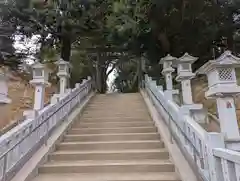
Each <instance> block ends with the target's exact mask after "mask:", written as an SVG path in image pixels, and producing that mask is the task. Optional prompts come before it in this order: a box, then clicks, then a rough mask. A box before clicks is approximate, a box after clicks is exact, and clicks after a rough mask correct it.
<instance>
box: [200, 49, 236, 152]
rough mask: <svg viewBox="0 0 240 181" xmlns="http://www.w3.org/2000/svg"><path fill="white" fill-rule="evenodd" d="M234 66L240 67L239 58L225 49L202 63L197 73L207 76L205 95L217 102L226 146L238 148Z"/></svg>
mask: <svg viewBox="0 0 240 181" xmlns="http://www.w3.org/2000/svg"><path fill="white" fill-rule="evenodd" d="M236 67H240V58H238V57H236V56H234V55H232V53H231V52H230V51H225V52H224V53H223V54H222V55H221V56H220V57H219V58H217V59H216V60H210V61H208V62H207V63H206V64H204V65H203V66H202V67H201V68H200V69H199V70H198V73H200V74H206V75H207V77H208V91H207V92H206V93H205V96H206V98H207V99H215V100H216V102H217V111H218V117H219V120H220V127H221V132H222V133H224V135H225V141H226V142H227V146H228V148H230V149H234V150H240V135H239V127H238V121H237V116H236V108H235V104H234V98H233V97H234V96H235V95H237V94H239V93H240V87H239V86H238V85H237V78H236V74H235V68H236Z"/></svg>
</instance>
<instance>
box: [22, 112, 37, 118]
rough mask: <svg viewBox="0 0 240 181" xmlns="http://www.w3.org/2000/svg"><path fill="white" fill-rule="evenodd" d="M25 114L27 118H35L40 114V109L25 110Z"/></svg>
mask: <svg viewBox="0 0 240 181" xmlns="http://www.w3.org/2000/svg"><path fill="white" fill-rule="evenodd" d="M23 116H24V117H25V118H26V119H35V118H36V117H37V116H38V111H36V110H26V111H24V112H23Z"/></svg>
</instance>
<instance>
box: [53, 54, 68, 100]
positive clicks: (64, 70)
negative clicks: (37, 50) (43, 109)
mask: <svg viewBox="0 0 240 181" xmlns="http://www.w3.org/2000/svg"><path fill="white" fill-rule="evenodd" d="M56 64H57V65H58V73H57V76H58V77H59V79H60V95H62V94H65V93H66V89H67V86H68V79H69V77H70V74H69V69H70V64H69V62H66V61H64V60H63V59H60V60H59V61H57V62H56Z"/></svg>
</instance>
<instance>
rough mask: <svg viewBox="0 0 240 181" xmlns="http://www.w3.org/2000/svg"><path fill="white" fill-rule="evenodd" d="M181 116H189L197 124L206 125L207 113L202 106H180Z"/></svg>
mask: <svg viewBox="0 0 240 181" xmlns="http://www.w3.org/2000/svg"><path fill="white" fill-rule="evenodd" d="M181 112H182V114H187V115H191V116H192V117H193V118H194V120H196V121H197V122H198V123H200V124H202V123H207V122H208V117H207V111H206V110H205V109H203V105H202V104H189V105H182V106H181Z"/></svg>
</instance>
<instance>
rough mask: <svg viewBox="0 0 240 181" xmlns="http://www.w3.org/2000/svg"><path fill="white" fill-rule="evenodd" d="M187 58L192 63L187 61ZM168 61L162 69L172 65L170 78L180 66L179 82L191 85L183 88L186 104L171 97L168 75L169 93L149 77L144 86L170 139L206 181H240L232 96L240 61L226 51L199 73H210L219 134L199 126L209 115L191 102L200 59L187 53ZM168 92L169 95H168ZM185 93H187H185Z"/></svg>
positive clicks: (209, 95) (239, 141)
mask: <svg viewBox="0 0 240 181" xmlns="http://www.w3.org/2000/svg"><path fill="white" fill-rule="evenodd" d="M184 58H185V59H188V60H189V61H187V60H184ZM164 59H166V57H165V58H164ZM167 59H168V60H169V61H170V60H171V63H168V64H167V63H165V66H164V67H163V68H164V69H166V66H170V67H168V69H167V70H170V71H168V72H167V73H168V75H170V74H171V73H172V72H173V69H174V67H172V65H178V76H177V79H178V81H179V82H181V83H182V84H186V83H187V84H188V85H182V91H181V92H182V96H183V98H184V100H185V101H184V102H183V104H182V105H178V104H177V103H176V102H175V101H174V99H172V95H169V92H170V93H173V92H172V91H168V90H170V89H171V90H172V86H171V85H172V80H170V79H171V76H170V77H169V76H165V77H166V84H167V85H168V86H167V90H163V89H162V86H159V85H156V82H155V81H152V79H151V78H150V77H148V76H147V75H145V81H144V83H145V85H144V86H143V87H144V89H145V92H146V93H147V95H148V97H149V99H150V100H151V101H152V103H153V105H154V106H155V108H156V109H157V110H158V112H159V114H160V115H161V117H163V120H164V121H165V124H166V125H167V127H168V129H169V131H170V133H171V134H172V135H171V137H172V138H173V140H174V141H175V142H176V143H177V144H178V146H179V147H180V148H181V150H182V152H183V154H184V155H185V156H186V158H190V162H192V163H194V165H195V167H196V168H197V171H198V173H199V174H200V176H201V177H202V179H203V180H204V181H237V180H239V178H240V166H239V165H240V153H239V152H237V151H239V150H240V139H239V128H238V125H237V119H236V110H235V106H234V102H233V96H234V95H236V94H238V93H239V88H238V85H237V81H236V75H235V68H236V67H238V65H239V64H240V59H239V58H237V57H235V56H233V55H232V54H231V52H229V51H226V52H225V53H224V54H223V55H221V56H220V57H219V58H218V59H216V60H213V61H209V62H208V63H207V64H206V65H204V66H203V67H202V68H200V70H199V71H197V73H206V74H208V77H209V79H208V80H209V82H208V84H209V89H208V90H207V93H206V97H207V98H211V99H215V100H217V101H216V104H217V107H218V113H219V114H218V118H219V120H220V127H221V130H220V133H213V132H207V131H206V130H205V129H204V128H203V127H202V126H201V125H200V124H199V123H204V121H207V119H206V117H207V116H208V114H207V112H205V111H203V107H202V106H196V104H194V103H193V101H192V99H191V97H192V91H191V87H190V86H191V82H190V80H191V78H192V76H195V73H192V72H191V71H192V69H191V62H193V61H195V60H196V59H197V58H195V57H191V56H190V55H188V54H185V55H184V56H183V57H181V58H180V60H179V59H177V58H176V59H175V58H173V57H171V56H170V55H168V56H167ZM162 60H163V59H162ZM174 61H175V62H174ZM166 64H167V65H166ZM182 64H184V65H182ZM212 72H213V73H212ZM209 74H210V75H209ZM164 75H165V74H164ZM190 75H191V76H190ZM169 78H170V79H169ZM182 81H184V83H183V82H182ZM169 82H170V83H169ZM169 85H170V88H169ZM159 87H161V88H159ZM185 89H186V90H185ZM166 91H167V92H168V93H167V96H166ZM186 92H188V93H187V94H186ZM186 106H187V109H186ZM183 108H184V109H183ZM186 110H187V111H186ZM192 110H193V111H196V110H199V111H201V112H200V113H201V114H200V116H199V115H198V116H194V112H192ZM229 118H230V119H231V120H230V119H229Z"/></svg>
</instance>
